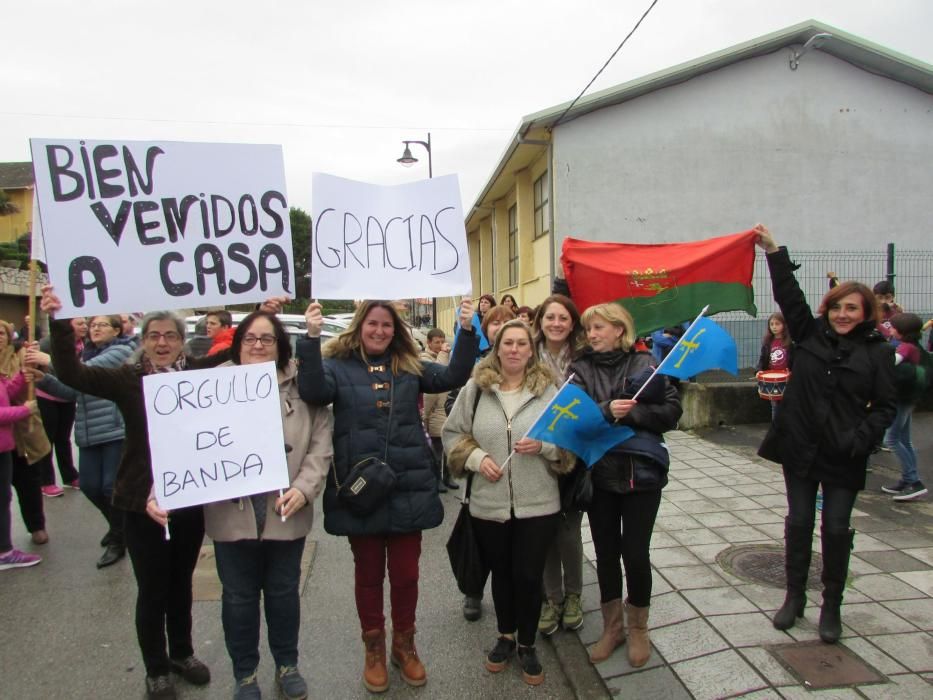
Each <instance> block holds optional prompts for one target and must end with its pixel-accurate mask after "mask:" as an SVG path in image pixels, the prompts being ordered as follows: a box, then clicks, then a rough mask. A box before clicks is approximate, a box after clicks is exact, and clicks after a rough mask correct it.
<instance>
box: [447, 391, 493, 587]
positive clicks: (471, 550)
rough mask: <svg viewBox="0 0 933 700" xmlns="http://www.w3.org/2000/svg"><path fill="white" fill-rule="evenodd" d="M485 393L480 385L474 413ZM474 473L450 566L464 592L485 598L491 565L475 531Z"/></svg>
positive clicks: (451, 545)
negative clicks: (484, 555) (473, 512)
mask: <svg viewBox="0 0 933 700" xmlns="http://www.w3.org/2000/svg"><path fill="white" fill-rule="evenodd" d="M481 395H482V392H481V391H480V390H479V389H478V388H477V391H476V396H475V398H474V399H473V415H474V416H476V407H477V406H478V405H479V400H480V397H481ZM474 476H475V475H474V473H473V472H470V474H469V475H468V476H467V485H466V493H465V494H464V496H463V502H462V503H461V504H460V514H459V515H458V516H457V522H455V523H454V527H453V529H452V530H451V531H450V538H449V539H448V540H447V557H448V558H449V559H450V568H451V569H453V572H454V578H455V579H457V588H459V589H460V592H461V593H463V595H468V596H471V597H478V598H481V597H482V596H483V589H484V588H485V587H486V578H487V577H488V576H489V567H488V566H486V565H485V564H484V563H483V556H482V553H481V552H480V548H479V543H478V542H477V541H476V534H475V533H474V532H473V520H472V519H471V518H470V492H471V491H472V490H473V477H474Z"/></svg>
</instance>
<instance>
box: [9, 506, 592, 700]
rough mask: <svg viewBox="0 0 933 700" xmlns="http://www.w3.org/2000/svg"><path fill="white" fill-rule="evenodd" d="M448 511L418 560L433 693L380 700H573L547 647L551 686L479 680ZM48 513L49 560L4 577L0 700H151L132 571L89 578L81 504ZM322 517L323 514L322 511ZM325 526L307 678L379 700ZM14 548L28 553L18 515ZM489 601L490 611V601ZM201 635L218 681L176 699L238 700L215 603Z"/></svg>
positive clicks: (346, 558) (421, 642)
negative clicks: (452, 555) (365, 672)
mask: <svg viewBox="0 0 933 700" xmlns="http://www.w3.org/2000/svg"><path fill="white" fill-rule="evenodd" d="M444 502H445V505H446V507H447V518H446V520H445V523H444V525H443V526H442V527H440V528H437V529H436V530H433V531H430V532H427V533H425V539H424V543H423V554H422V560H421V561H422V570H421V596H420V604H419V609H418V636H417V644H418V648H419V651H420V654H421V658H422V659H423V660H424V662H425V665H426V667H427V669H428V674H429V681H428V685H427V686H426V688H424V689H420V690H415V689H410V688H408V687H406V686H405V684H404V683H403V682H402V681H401V680H400V678H399V676H398V673H397V672H396V671H395V670H392V671H390V678H391V682H392V687H391V689H390V691H389V692H388V693H386V694H385V695H383V696H382V697H386V698H407V697H420V698H429V697H430V698H490V699H492V698H502V697H522V696H525V695H527V696H528V697H531V696H532V694H533V696H534V697H535V698H536V700H539V699H540V700H543V699H563V698H572V697H574V693H573V692H572V690H571V687H570V685H569V683H568V680H567V678H566V676H565V675H564V673H563V672H562V671H561V668H560V664H559V663H558V660H557V658H556V656H555V651H554V647H553V646H552V645H551V643H549V642H544V643H539V651H540V657H541V660H542V663H543V665H544V668H545V671H546V674H547V678H546V680H545V682H544V684H543V685H542V686H540V687H539V688H537V689H532V688H530V687H528V686H526V685H525V683H524V682H523V681H522V680H521V675H520V673H519V672H518V671H517V669H515V668H510V669H508V671H506V672H504V673H502V674H498V675H492V674H489V673H487V672H486V671H485V670H484V669H483V665H482V662H483V658H484V654H485V652H486V651H488V649H489V648H491V647H492V645H493V643H494V642H495V637H496V634H495V621H494V615H493V614H492V610H491V604H489V603H488V602H487V607H486V609H485V613H486V614H484V616H483V619H482V620H481V621H480V622H478V623H468V622H466V621H464V619H463V617H462V616H461V613H460V596H459V594H458V592H457V591H456V588H455V584H454V583H453V579H452V577H451V575H450V572H449V564H448V562H447V559H446V552H445V550H444V543H445V542H446V539H447V534H448V532H449V528H450V527H451V526H452V524H453V521H454V519H455V516H456V513H457V509H458V508H459V503H458V502H457V501H456V500H455V498H454V497H453V496H451V495H447V496H444ZM45 504H46V511H47V516H48V520H49V533H50V537H51V542H50V543H49V544H48V545H46V546H44V547H41V548H34V549H36V550H37V551H41V553H42V555H43V556H44V557H45V560H44V561H43V562H42V563H41V564H40V565H39V566H36V567H33V568H31V569H22V570H16V571H9V572H2V573H0V610H2V611H3V618H4V622H3V624H2V626H0V678H2V681H0V698H3V699H8V698H9V699H16V700H19V699H25V698H39V697H67V698H74V699H85V698H86V699H88V700H91V699H98V698H141V697H144V690H143V686H144V680H143V678H144V671H143V668H142V664H141V660H140V657H139V651H138V648H137V645H136V639H135V632H134V626H133V607H134V601H135V583H134V580H133V575H132V571H131V569H130V564H129V561H128V560H124V561H122V562H120V563H119V564H117V565H115V566H113V567H110V568H109V569H105V570H103V571H98V570H97V569H96V568H95V567H94V562H95V561H96V559H97V558H98V557H99V556H100V551H101V550H100V549H99V547H98V546H97V542H98V540H99V539H100V537H101V536H102V535H103V530H104V529H103V527H102V521H101V518H100V516H99V515H98V514H97V512H96V511H95V510H94V509H93V508H92V507H91V505H90V504H89V503H88V502H87V500H86V499H85V498H84V496H82V495H81V494H80V492H76V491H68V492H67V493H66V495H65V497H63V498H56V499H46V501H45ZM317 508H318V510H317V513H318V514H320V504H319V503H318V504H317ZM322 523H323V518H322V517H318V518H317V522H316V524H315V528H314V530H313V531H312V534H311V538H310V539H312V540H314V541H316V547H315V557H314V560H313V563H312V568H311V573H310V575H309V577H308V580H307V584H306V586H305V589H304V591H303V596H302V627H301V645H300V651H301V668H302V670H303V672H304V673H305V675H306V677H307V678H308V680H309V683H310V687H311V689H312V694H311V697H312V698H329V699H330V698H367V697H372V696H371V695H370V694H369V693H368V692H366V691H365V690H364V689H363V687H362V685H361V684H360V675H361V671H362V663H363V655H362V643H361V641H360V639H359V623H358V619H357V616H356V610H355V607H354V603H353V573H352V556H351V553H350V549H349V546H348V545H347V542H346V540H345V539H343V538H336V537H331V536H329V535H327V534H326V533H324V531H323V528H322ZM14 541H15V543H16V545H17V546H19V547H21V548H25V549H31V547H30V546H27V542H28V536H27V535H26V533H25V532H24V530H23V528H22V524H21V522H20V521H19V514H18V512H16V508H15V505H14ZM486 597H487V601H489V600H490V597H489V594H488V591H487V596H486ZM387 611H388V602H387ZM194 633H195V649H196V652H197V653H198V655H199V656H200V657H201V658H202V659H203V660H204V661H205V662H207V663H208V664H209V665H210V667H211V670H212V672H213V676H214V680H213V681H212V682H211V684H210V686H208V687H207V688H205V689H195V688H191V687H187V686H185V685H184V684H179V691H180V692H179V697H182V698H229V697H231V696H232V692H233V682H232V676H231V671H230V662H229V660H228V657H227V654H226V650H225V648H224V643H223V632H222V630H221V623H220V603H219V602H213V601H211V602H196V603H195V607H194ZM573 642H574V644H577V645H578V643H577V642H576V640H575V639H574V640H573ZM261 653H262V655H263V659H262V664H261V668H260V679H261V683H262V686H263V689H264V690H265V691H266V697H270V698H271V697H274V695H273V693H272V677H273V675H272V674H273V669H272V662H271V660H270V658H269V654H268V649H267V648H266V647H265V642H264V641H263V647H262V649H261ZM584 670H586V671H587V672H588V669H584Z"/></svg>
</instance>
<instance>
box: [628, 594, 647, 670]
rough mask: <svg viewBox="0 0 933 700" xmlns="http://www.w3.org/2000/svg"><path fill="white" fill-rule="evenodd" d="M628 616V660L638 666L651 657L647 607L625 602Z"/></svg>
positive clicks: (634, 666) (633, 666)
mask: <svg viewBox="0 0 933 700" xmlns="http://www.w3.org/2000/svg"><path fill="white" fill-rule="evenodd" d="M625 616H626V617H627V618H628V662H629V663H630V664H631V665H632V668H639V667H641V666H644V665H645V664H646V663H648V659H649V658H651V640H650V639H649V638H648V608H647V607H645V608H638V607H635V606H634V605H632V604H631V603H629V602H627V601H626V603H625Z"/></svg>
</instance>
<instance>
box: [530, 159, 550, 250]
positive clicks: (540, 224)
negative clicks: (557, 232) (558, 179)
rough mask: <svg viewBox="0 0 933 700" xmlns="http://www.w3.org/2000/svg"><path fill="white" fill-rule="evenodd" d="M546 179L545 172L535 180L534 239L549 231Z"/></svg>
mask: <svg viewBox="0 0 933 700" xmlns="http://www.w3.org/2000/svg"><path fill="white" fill-rule="evenodd" d="M549 189H550V188H549V187H548V178H547V171H544V174H543V175H542V176H541V177H539V178H538V179H537V180H535V184H534V194H535V238H538V237H539V236H543V235H544V234H546V233H547V232H548V231H550V230H551V217H550V213H549V210H548V206H547V205H548V194H549Z"/></svg>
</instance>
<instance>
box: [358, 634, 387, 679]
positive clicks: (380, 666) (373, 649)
mask: <svg viewBox="0 0 933 700" xmlns="http://www.w3.org/2000/svg"><path fill="white" fill-rule="evenodd" d="M363 644H365V645H366V665H365V666H364V667H363V685H365V686H366V690H368V691H369V692H371V693H382V692H385V691H386V690H388V688H389V672H388V671H387V670H386V631H385V630H384V629H380V630H367V631H365V632H363Z"/></svg>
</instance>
